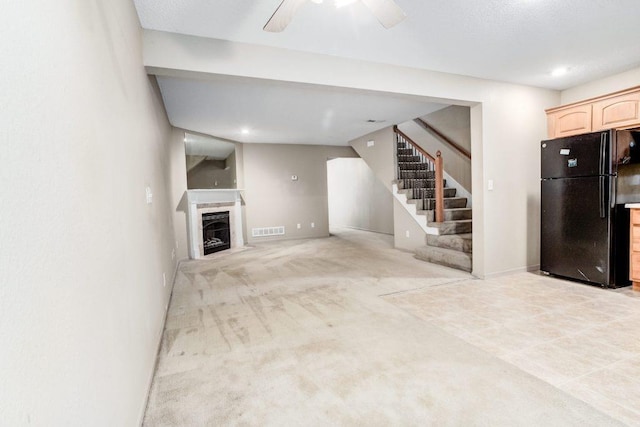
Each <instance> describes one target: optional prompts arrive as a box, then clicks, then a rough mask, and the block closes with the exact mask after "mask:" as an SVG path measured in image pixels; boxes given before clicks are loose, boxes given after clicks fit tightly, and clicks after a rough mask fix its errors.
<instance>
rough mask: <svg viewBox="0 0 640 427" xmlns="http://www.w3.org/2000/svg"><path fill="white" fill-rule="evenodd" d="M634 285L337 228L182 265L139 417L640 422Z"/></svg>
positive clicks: (205, 421) (270, 421) (195, 421)
mask: <svg viewBox="0 0 640 427" xmlns="http://www.w3.org/2000/svg"><path fill="white" fill-rule="evenodd" d="M639 321H640V298H638V295H637V293H633V292H631V291H628V290H622V291H606V290H602V289H599V288H595V287H591V286H587V285H582V284H576V283H572V282H567V281H563V280H558V279H553V278H549V277H545V276H540V275H536V274H530V273H522V274H514V275H511V276H506V277H502V278H497V279H491V280H484V281H482V280H476V279H473V278H472V277H471V276H470V275H468V274H466V273H461V272H458V271H455V270H451V269H447V268H444V267H440V266H436V265H432V264H428V263H424V262H421V261H418V260H415V259H414V258H413V257H412V256H411V255H410V254H407V253H403V252H400V251H397V250H394V249H393V248H392V238H390V236H385V235H379V234H374V233H365V232H359V231H353V230H340V232H339V233H337V234H336V235H335V236H332V237H331V238H327V239H315V240H300V241H287V242H271V243H265V244H261V245H257V246H256V247H253V248H249V249H247V250H245V251H239V252H235V253H229V254H224V253H221V254H220V256H219V257H216V258H215V259H212V260H207V261H189V262H184V263H183V264H181V266H180V269H179V273H178V276H177V278H176V283H175V285H174V291H173V296H172V301H171V304H170V307H169V313H168V318H167V323H166V327H165V332H164V336H163V342H162V347H161V350H160V353H159V355H158V365H157V370H156V373H155V376H154V380H153V384H152V388H151V392H150V396H149V404H148V408H147V412H146V416H145V422H144V424H145V425H147V426H179V425H390V424H393V425H465V426H466V425H509V426H511V425H541V424H544V425H545V427H546V426H551V425H558V426H565V425H576V426H581V427H583V426H585V425H594V426H601V425H624V424H626V425H640V409H638V408H639V407H640V406H639V405H636V404H634V402H636V401H637V396H640V332H639V331H638V328H637V327H635V326H636V325H638V324H639V323H640V322H639Z"/></svg>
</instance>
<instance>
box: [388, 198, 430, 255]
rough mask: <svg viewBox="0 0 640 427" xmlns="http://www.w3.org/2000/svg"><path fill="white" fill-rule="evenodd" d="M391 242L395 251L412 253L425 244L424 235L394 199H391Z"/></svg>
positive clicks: (400, 204)
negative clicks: (392, 233)
mask: <svg viewBox="0 0 640 427" xmlns="http://www.w3.org/2000/svg"><path fill="white" fill-rule="evenodd" d="M393 224H394V236H393V242H394V247H395V248H396V249H402V250H405V251H410V252H413V251H415V250H416V249H418V248H419V247H421V246H424V245H426V244H427V241H426V237H427V235H426V233H425V232H424V230H423V229H422V228H421V227H420V226H419V225H418V223H417V222H416V220H415V219H413V217H412V216H411V214H409V212H407V209H406V208H405V207H404V206H402V203H400V202H399V201H398V200H397V199H396V198H395V197H394V199H393Z"/></svg>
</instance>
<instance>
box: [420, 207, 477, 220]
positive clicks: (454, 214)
mask: <svg viewBox="0 0 640 427" xmlns="http://www.w3.org/2000/svg"><path fill="white" fill-rule="evenodd" d="M417 214H418V215H425V216H426V217H427V222H433V221H435V220H436V211H434V210H420V211H418V212H417ZM471 216H472V210H471V208H451V209H445V210H444V220H445V221H457V220H461V219H471Z"/></svg>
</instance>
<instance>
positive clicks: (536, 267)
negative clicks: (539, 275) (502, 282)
mask: <svg viewBox="0 0 640 427" xmlns="http://www.w3.org/2000/svg"><path fill="white" fill-rule="evenodd" d="M538 270H540V264H535V265H530V266H527V267H519V268H513V269H510V270H504V271H498V272H496V273H489V274H485V275H484V277H479V278H480V279H494V278H497V277H503V276H510V275H512V274H518V273H530V272H532V271H538Z"/></svg>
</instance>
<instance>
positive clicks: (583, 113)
mask: <svg viewBox="0 0 640 427" xmlns="http://www.w3.org/2000/svg"><path fill="white" fill-rule="evenodd" d="M591 115H592V109H591V104H586V105H578V106H575V107H571V108H565V109H562V110H559V111H554V112H552V113H549V115H548V117H547V119H548V122H547V123H548V132H549V138H560V137H563V136H571V135H579V134H581V133H588V132H591Z"/></svg>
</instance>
